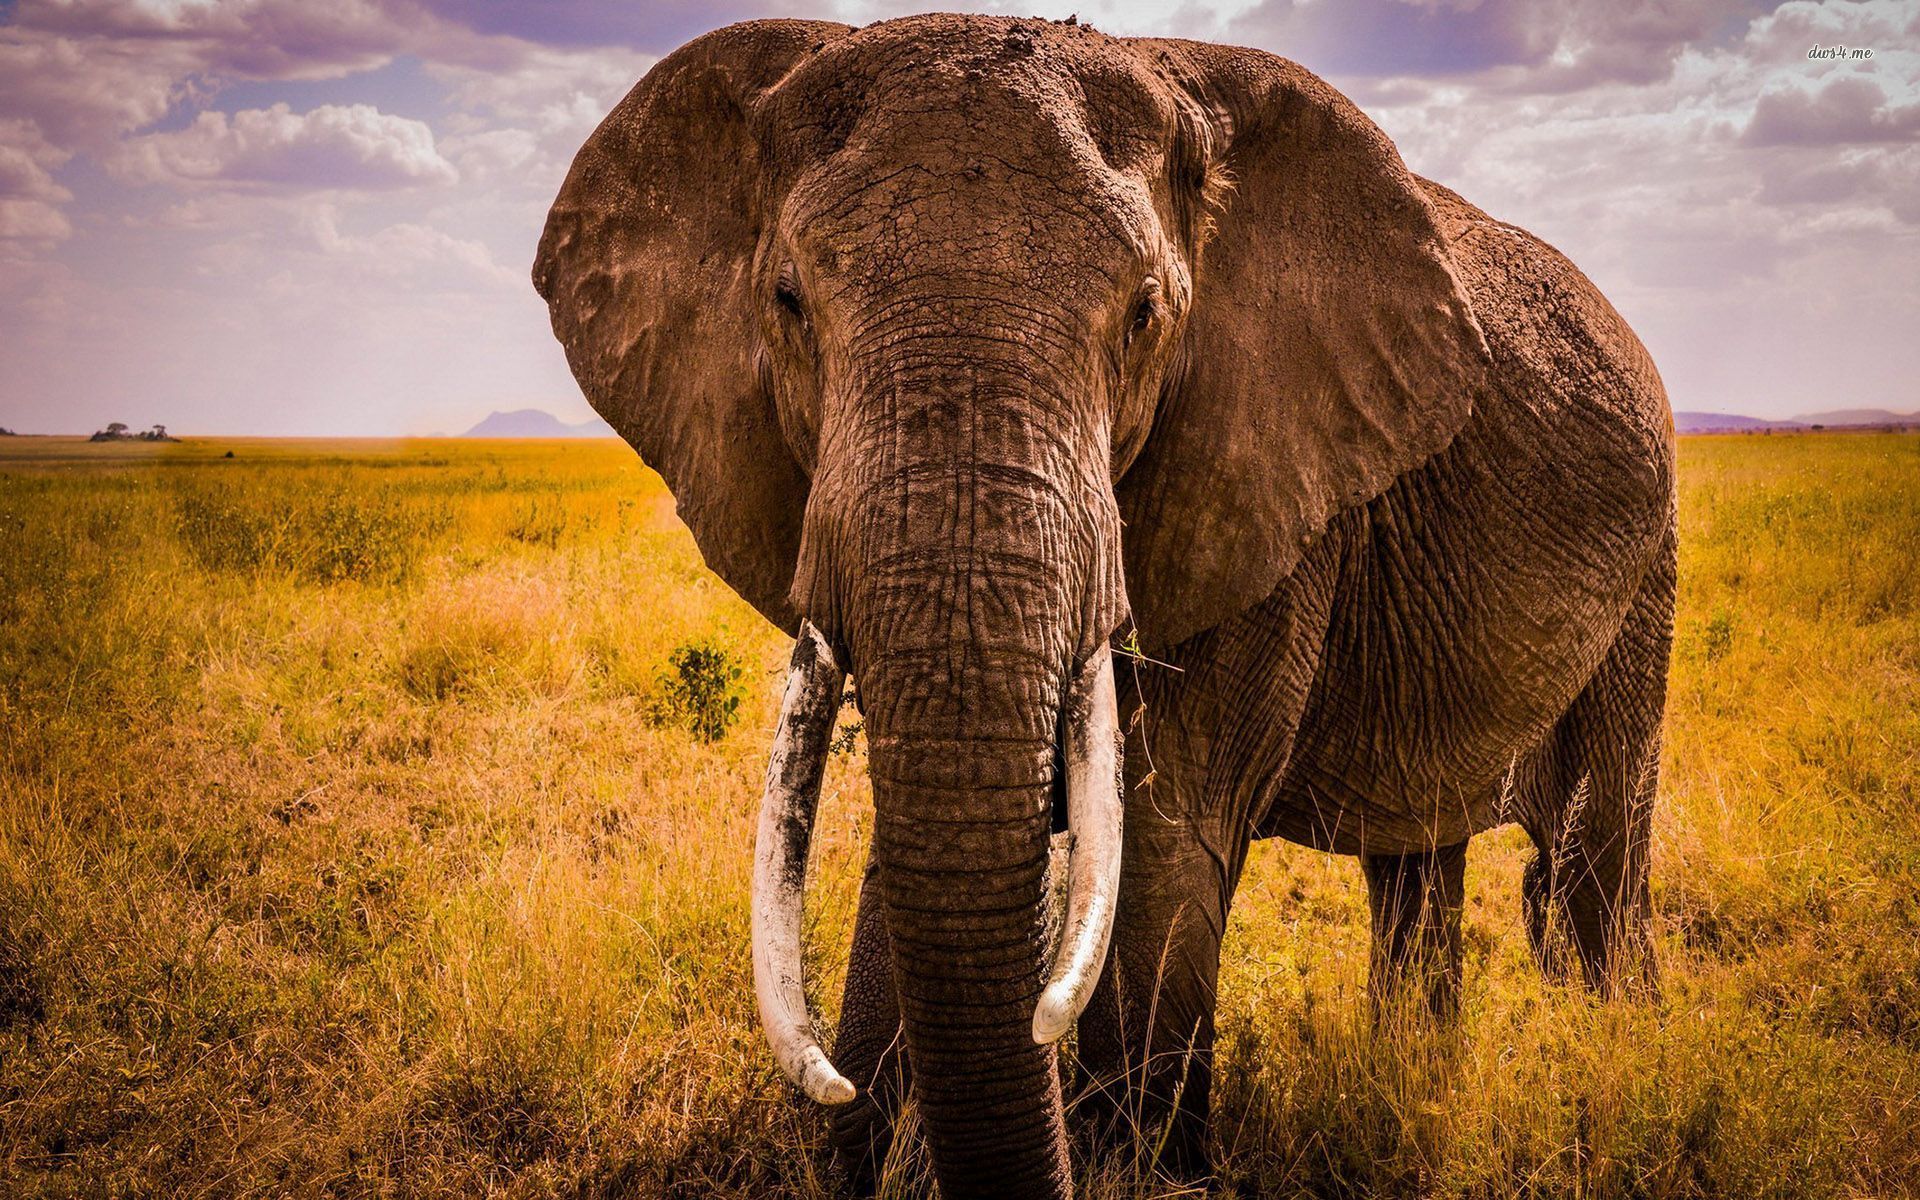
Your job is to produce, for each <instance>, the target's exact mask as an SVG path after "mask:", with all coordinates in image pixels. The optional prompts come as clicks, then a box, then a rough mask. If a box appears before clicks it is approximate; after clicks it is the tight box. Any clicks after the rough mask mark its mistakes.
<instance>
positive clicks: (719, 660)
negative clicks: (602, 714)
mask: <svg viewBox="0 0 1920 1200" xmlns="http://www.w3.org/2000/svg"><path fill="white" fill-rule="evenodd" d="M741 674H742V671H741V667H740V661H739V659H738V658H736V657H735V656H734V654H733V652H732V651H731V650H728V649H727V648H726V646H724V645H722V644H721V643H720V641H719V640H718V639H715V638H697V639H695V640H693V641H689V642H682V643H680V644H679V645H678V646H675V647H674V649H673V653H672V654H670V655H668V656H667V667H666V669H664V670H662V671H661V672H660V675H659V678H658V680H657V681H656V685H655V692H654V697H653V701H652V705H651V709H650V712H649V716H650V717H651V719H652V721H653V723H654V724H655V725H680V726H684V727H685V729H686V731H687V732H688V733H690V734H692V735H693V736H694V739H695V740H696V741H701V742H717V741H719V740H720V739H721V738H722V737H725V736H726V733H727V730H729V729H731V728H732V727H733V723H734V722H735V721H737V720H739V719H740V696H741V689H740V676H741Z"/></svg>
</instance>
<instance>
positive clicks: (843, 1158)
mask: <svg viewBox="0 0 1920 1200" xmlns="http://www.w3.org/2000/svg"><path fill="white" fill-rule="evenodd" d="M832 1143H833V1158H834V1162H835V1163H837V1164H838V1165H839V1168H840V1174H841V1175H842V1177H843V1178H844V1179H845V1180H846V1184H847V1191H848V1193H849V1194H851V1195H853V1196H857V1197H862V1198H863V1200H864V1198H865V1197H870V1196H875V1195H878V1194H879V1191H880V1180H881V1179H882V1178H883V1177H884V1175H883V1172H884V1171H885V1168H886V1164H887V1155H888V1154H889V1153H891V1152H892V1150H893V1121H892V1119H891V1118H890V1117H889V1116H888V1114H886V1113H884V1112H882V1111H881V1110H880V1106H879V1105H877V1104H875V1103H874V1102H873V1100H872V1098H871V1097H870V1096H867V1095H862V1096H861V1097H860V1098H859V1099H857V1100H855V1101H854V1102H853V1103H851V1104H848V1105H846V1106H844V1107H842V1108H839V1109H836V1110H835V1111H834V1114H833V1133H832Z"/></svg>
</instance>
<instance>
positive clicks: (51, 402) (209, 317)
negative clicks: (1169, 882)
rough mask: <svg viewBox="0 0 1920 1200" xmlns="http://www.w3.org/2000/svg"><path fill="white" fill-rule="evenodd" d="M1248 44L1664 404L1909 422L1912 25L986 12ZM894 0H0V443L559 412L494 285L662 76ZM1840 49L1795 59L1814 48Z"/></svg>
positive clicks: (516, 276) (299, 430) (1807, 14)
mask: <svg viewBox="0 0 1920 1200" xmlns="http://www.w3.org/2000/svg"><path fill="white" fill-rule="evenodd" d="M989 7H990V8H992V9H993V10H995V11H1002V12H1013V13H1016V14H1020V15H1028V14H1034V15H1042V16H1053V17H1064V16H1066V15H1067V14H1068V13H1069V12H1077V13H1078V14H1079V16H1080V18H1081V19H1082V20H1083V21H1090V22H1092V23H1093V24H1095V25H1097V26H1098V27H1099V28H1101V29H1104V30H1107V31H1108V32H1112V33H1155V34H1175V35H1180V36H1185V37H1195V38H1206V39H1212V40H1219V41H1230V42H1238V43H1242V44H1247V45H1255V46H1262V47H1266V48H1268V49H1271V50H1274V51H1276V52H1279V53H1281V54H1285V55H1287V56H1289V57H1292V58H1295V59H1297V60H1299V61H1300V62H1302V63H1304V64H1306V65H1307V66H1308V67H1310V68H1312V69H1314V70H1316V71H1319V72H1320V73H1322V74H1323V75H1326V76H1327V77H1328V78H1329V79H1330V80H1332V81H1333V83H1334V84H1335V85H1336V86H1338V87H1340V88H1341V89H1342V90H1344V91H1345V92H1347V94H1348V95H1350V96H1352V97H1353V98H1354V99H1355V100H1357V101H1358V102H1359V103H1360V105H1361V106H1362V107H1363V108H1365V109H1366V110H1367V112H1368V113H1369V114H1371V115H1372V116H1373V118H1374V119H1375V120H1376V121H1378V122H1380V124H1381V125H1382V126H1383V127H1385V129H1386V130H1387V132H1388V133H1389V134H1391V135H1392V136H1393V137H1394V138H1395V139H1396V141H1398V143H1399V146H1400V151H1401V153H1402V155H1404V156H1405V158H1406V159H1407V162H1408V163H1409V164H1410V165H1411V166H1412V167H1413V168H1414V169H1415V170H1416V171H1419V172H1421V173H1423V174H1426V175H1429V176H1432V177H1434V178H1436V179H1438V180H1441V181H1442V182H1444V183H1447V184H1449V185H1451V186H1453V187H1455V188H1457V189H1458V190H1459V191H1461V192H1462V193H1463V194H1465V195H1466V196H1467V197H1468V198H1469V199H1471V200H1473V201H1475V202H1476V203H1478V204H1480V205H1481V206H1482V207H1484V208H1486V209H1488V210H1489V211H1491V212H1492V213H1493V214H1494V215H1495V216H1498V217H1501V218H1503V219H1506V220H1510V221H1515V222H1518V223H1519V224H1522V225H1525V226H1527V227H1528V228H1530V229H1532V230H1533V231H1534V232H1536V233H1538V234H1540V235H1541V236H1543V237H1545V238H1546V239H1547V240H1548V241H1550V242H1552V243H1554V244H1555V245H1557V246H1558V247H1560V248H1561V249H1562V250H1564V251H1565V252H1567V254H1569V255H1570V256H1571V257H1572V258H1573V259H1574V261H1575V262H1577V263H1579V264H1580V266H1581V267H1582V268H1584V269H1585V270H1586V271H1587V273H1588V274H1589V275H1591V276H1592V277H1593V278H1594V279H1595V280H1596V281H1597V282H1598V283H1599V284H1600V286H1601V287H1602V288H1603V289H1604V290H1605V291H1606V292H1607V294H1608V295H1609V296H1610V297H1611V298H1612V299H1613V301H1614V303H1615V304H1616V305H1617V306H1618V307H1619V308H1620V309H1621V311H1622V312H1624V313H1625V314H1626V316H1627V318H1628V320H1629V321H1631V322H1632V323H1633V325H1634V327H1635V328H1636V329H1637V330H1639V332H1640V335H1641V337H1642V338H1643V339H1645V341H1646V342H1647V344H1648V346H1649V347H1650V348H1651V349H1652V351H1653V355H1654V358H1655V360H1656V361H1657V362H1658V363H1659V365H1660V368H1661V371H1662V372H1663V374H1664V375H1665V377H1666V381H1667V387H1668V390H1669V392H1670V393H1671V395H1672V397H1673V402H1674V406H1675V407H1676V408H1682V409H1708V410H1719V411H1734V412H1745V413H1750V414H1753V415H1758V416H1787V415H1792V414H1796V413H1802V412H1807V411H1811V410H1816V409H1829V408H1839V407H1886V408H1893V409H1896V410H1899V411H1910V410H1913V409H1916V408H1920V396H1917V395H1916V388H1915V385H1914V382H1913V381H1914V380H1915V379H1916V377H1920V4H1913V3H1907V2H1900V0H1868V2H1866V3H1851V2H1840V0H1819V2H1809V0H1795V2H1794V3H1788V4H1781V5H1774V4H1772V3H1767V2H1757V3H1756V2H1742V0H1628V2H1626V3H1609V2H1607V0H1312V2H1304V0H1303V2H1291V3H1290V2H1288V0H1187V2H1186V3H1184V4H1182V3H1181V0H1063V2H1061V3H1049V2H1036V0H1019V2H1018V3H1005V4H1002V3H993V4H991V5H990V6H989ZM913 11H918V8H917V7H916V6H914V5H911V4H902V3H895V2H894V0H816V2H815V3H812V4H805V5H801V4H787V3H783V2H781V0H710V2H702V0H637V2H633V0H630V2H627V3H621V4H601V3H591V2H589V0H551V2H548V3H539V4H531V3H530V4H526V5H523V6H518V7H516V6H513V5H509V4H504V3H495V2H489V0H17V2H14V0H0V425H6V426H9V427H12V428H15V429H19V430H22V431H26V432H85V431H88V430H91V429H94V428H97V427H99V426H101V425H103V424H105V423H106V422H108V421H110V420H122V421H126V422H129V423H131V424H136V425H144V424H148V423H151V422H154V421H161V422H164V423H166V424H167V425H169V426H170V427H172V428H174V429H176V430H179V431H184V432H188V433H259V434H308V435H324V434H394V433H422V432H429V431H458V430H460V429H462V428H464V427H466V426H467V425H470V424H472V423H473V422H474V421H476V420H477V419H479V418H480V417H481V416H484V415H485V414H486V413H487V412H488V411H489V410H490V409H495V408H518V407H526V406H538V407H542V408H547V409H549V410H551V411H553V412H555V413H556V414H558V415H560V416H562V417H565V418H566V419H568V420H578V419H581V418H584V417H585V416H586V415H587V410H586V406H585V404H584V402H583V401H582V400H581V399H580V398H579V393H578V391H577V390H576V389H575V387H574V385H573V383H572V381H571V379H570V378H569V377H568V375H567V371H566V364H565V361H564V360H563V358H562V356H561V353H560V350H559V348H558V346H557V345H556V344H555V343H554V341H553V339H552V338H551V336H550V335H549V334H548V332H547V322H546V314H545V311H544V309H543V307H542V306H541V304H540V302H539V301H538V299H537V298H536V297H535V296H534V294H533V290H532V288H531V287H530V286H529V285H528V283H527V269H528V266H529V264H530V263H531V261H532V257H533V249H534V243H535V240H536V239H537V237H538V236H539V230H540V225H541V221H542V218H543V216H544V213H545V210H546V206H547V204H548V202H549V201H550V200H551V199H552V197H553V193H554V191H555V189H556V188H557V187H558V185H559V182H560V178H561V176H562V174H563V173H564V172H565V169H566V165H567V162H568V161H569V160H570V159H571V157H572V155H573V152H574V150H575V149H576V148H577V147H578V146H579V144H580V142H581V140H582V139H584V138H585V137H586V135H587V133H588V132H589V131H590V130H591V129H592V128H593V126H594V124H595V123H596V122H597V121H598V120H599V118H600V117H601V116H602V115H603V114H604V113H605V112H606V110H607V109H608V108H609V107H611V106H612V104H613V103H614V102H615V101H616V100H617V99H618V98H619V97H620V96H621V95H622V94H624V93H625V91H626V90H627V88H628V87H630V86H631V85H632V83H633V81H634V80H636V79H637V78H639V76H640V75H641V74H642V73H643V72H644V71H645V70H646V68H647V67H648V66H649V65H650V64H651V63H652V62H653V60H654V59H655V57H657V56H658V55H660V54H662V53H664V52H666V51H668V50H671V49H672V48H673V47H674V46H676V45H678V44H680V43H681V42H683V41H685V40H687V39H688V38H690V37H692V36H694V35H696V34H698V33H700V32H703V31H704V30H706V29H708V28H712V27H714V26H717V25H720V24H725V23H727V22H729V21H732V20H737V19H744V18H748V17H756V16H771V15H806V16H818V17H832V18H838V19H841V20H847V21H852V22H855V23H860V22H866V21H872V20H877V19H881V18H884V17H890V16H897V15H901V14H903V13H907V12H913ZM1836 43H1838V44H1844V45H1846V46H1849V47H1860V48H1865V49H1870V50H1871V51H1872V52H1873V55H1872V58H1871V59H1870V60H1868V61H1864V62H1833V61H1824V60H1821V61H1809V59H1808V56H1807V51H1808V49H1809V48H1810V47H1812V46H1814V45H1820V46H1832V45H1834V44H1836Z"/></svg>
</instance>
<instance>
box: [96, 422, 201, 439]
mask: <svg viewBox="0 0 1920 1200" xmlns="http://www.w3.org/2000/svg"><path fill="white" fill-rule="evenodd" d="M87 440H88V441H90V442H177V441H179V440H180V439H179V438H177V437H169V436H167V427H166V426H165V425H155V426H154V427H153V428H151V429H142V430H141V431H140V432H138V433H135V432H133V431H132V430H130V429H128V428H127V427H126V424H125V423H124V422H121V421H115V422H113V423H112V424H110V425H108V426H107V427H106V428H105V429H102V430H100V431H98V432H97V433H95V434H94V435H93V436H92V437H90V438H88V439H87Z"/></svg>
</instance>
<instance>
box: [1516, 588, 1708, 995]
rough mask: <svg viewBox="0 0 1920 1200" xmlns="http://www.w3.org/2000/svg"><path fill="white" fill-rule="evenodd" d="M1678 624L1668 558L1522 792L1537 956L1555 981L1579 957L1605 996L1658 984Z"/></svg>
mask: <svg viewBox="0 0 1920 1200" xmlns="http://www.w3.org/2000/svg"><path fill="white" fill-rule="evenodd" d="M1672 620H1673V568H1672V562H1671V558H1670V557H1669V558H1665V559H1663V560H1661V561H1657V562H1656V563H1655V565H1654V567H1653V569H1652V571H1651V572H1650V573H1649V577H1648V580H1647V581H1646V583H1644V584H1643V585H1642V590H1641V593H1640V595H1639V597H1638V598H1637V599H1636V600H1635V602H1634V605H1633V607H1632V608H1631V609H1630V610H1629V611H1628V614H1627V618H1626V621H1625V623H1624V624H1623V625H1622V626H1621V630H1620V633H1619V635H1618V636H1617V637H1616V638H1615V640H1614V644H1613V646H1612V648H1611V649H1610V650H1609V651H1608V653H1607V657H1606V658H1605V660H1603V661H1602V663H1601V665H1600V668H1599V670H1598V671H1596V672H1595V673H1594V676H1593V678H1592V679H1591V680H1590V681H1589V682H1588V684H1587V686H1586V689H1585V690H1584V691H1582V692H1581V693H1580V695H1579V696H1578V697H1577V698H1576V699H1575V700H1574V702H1573V705H1572V707H1570V708H1569V709H1568V710H1567V713H1566V715H1565V716H1563V717H1562V718H1561V719H1560V722H1559V724H1558V725H1556V726H1555V727H1554V729H1553V731H1552V732H1551V733H1550V734H1549V736H1548V738H1547V740H1546V742H1545V743H1543V744H1542V746H1541V747H1540V750H1539V751H1538V752H1537V753H1536V754H1535V755H1534V757H1533V759H1532V760H1531V761H1529V762H1528V763H1527V764H1525V765H1524V767H1523V769H1522V779H1521V780H1520V781H1519V787H1518V789H1517V792H1518V799H1519V801H1520V809H1521V810H1520V812H1519V813H1517V814H1516V815H1518V816H1519V817H1520V820H1521V822H1522V824H1524V825H1525V826H1526V829H1527V833H1528V835H1529V836H1530V837H1531V838H1532V839H1533V843H1534V846H1535V847H1536V849H1537V851H1538V853H1537V855H1536V857H1535V858H1534V860H1533V861H1532V862H1531V863H1529V864H1528V865H1527V869H1526V873H1525V875H1524V877H1523V878H1522V880H1521V890H1522V901H1523V906H1524V910H1525V913H1526V921H1527V933H1528V936H1529V938H1530V939H1531V940H1532V942H1533V946H1534V953H1535V956H1536V957H1538V958H1539V960H1540V962H1541V965H1542V966H1543V968H1545V969H1546V970H1547V971H1548V972H1549V973H1550V974H1554V973H1558V971H1559V969H1560V967H1561V964H1562V963H1563V961H1564V959H1565V956H1566V952H1567V951H1568V950H1571V951H1572V953H1573V955H1574V956H1576V957H1577V959H1578V961H1579V964H1580V969H1581V972H1582V974H1583V976H1584V977H1585V980H1586V982H1587V984H1588V986H1590V987H1593V988H1595V989H1597V990H1601V991H1617V990H1620V989H1622V988H1633V987H1636V986H1645V987H1648V988H1652V987H1654V986H1655V985H1656V978H1655V970H1654V960H1653V953H1652V933H1651V930H1652V916H1653V913H1652V897H1651V892H1650V889H1649V878H1650V867H1651V850H1652V840H1653V839H1652V828H1653V803H1654V797H1655V794H1656V792H1657V791H1658V788H1659V779H1660V722H1661V716H1662V712H1663V710H1664V708H1665V705H1666V692H1667V688H1666V681H1667V657H1668V652H1669V649H1670V646H1671V643H1672Z"/></svg>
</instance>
